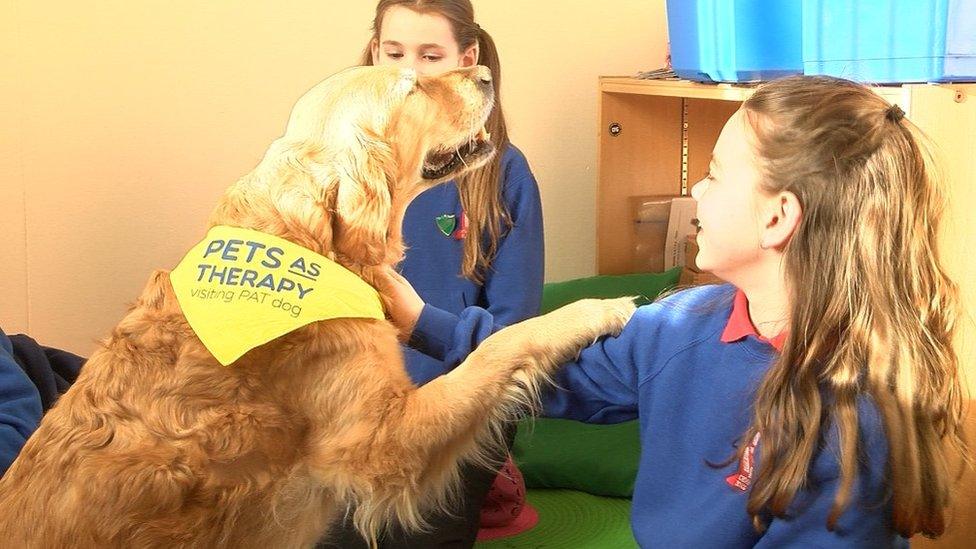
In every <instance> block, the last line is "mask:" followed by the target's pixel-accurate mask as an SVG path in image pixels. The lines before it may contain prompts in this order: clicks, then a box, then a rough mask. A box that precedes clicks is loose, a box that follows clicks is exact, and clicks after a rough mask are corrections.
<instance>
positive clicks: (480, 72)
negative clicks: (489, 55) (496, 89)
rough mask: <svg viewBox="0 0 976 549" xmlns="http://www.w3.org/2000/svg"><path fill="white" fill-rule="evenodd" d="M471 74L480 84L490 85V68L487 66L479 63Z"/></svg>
mask: <svg viewBox="0 0 976 549" xmlns="http://www.w3.org/2000/svg"><path fill="white" fill-rule="evenodd" d="M472 76H473V77H474V79H475V81H476V82H477V83H478V84H479V85H480V86H483V87H491V69H489V68H488V67H486V66H484V65H479V66H478V68H477V69H476V70H475V71H474V74H473V75H472Z"/></svg>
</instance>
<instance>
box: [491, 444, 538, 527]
mask: <svg viewBox="0 0 976 549" xmlns="http://www.w3.org/2000/svg"><path fill="white" fill-rule="evenodd" d="M538 522H539V514H538V513H536V510H535V509H533V508H532V506H531V505H529V503H528V502H527V501H525V480H524V479H523V478H522V473H521V472H519V470H518V467H516V466H515V462H513V461H512V456H511V455H509V456H508V459H507V460H505V464H504V465H502V468H501V470H500V471H499V472H498V476H496V477H495V481H494V482H493V483H492V485H491V489H489V490H488V495H487V496H485V502H484V503H483V504H482V505H481V528H480V529H479V530H478V541H487V540H492V539H498V538H504V537H508V536H514V535H516V534H521V533H522V532H525V531H526V530H529V529H530V528H532V527H533V526H535V525H536V524H538Z"/></svg>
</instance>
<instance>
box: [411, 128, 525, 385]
mask: <svg viewBox="0 0 976 549" xmlns="http://www.w3.org/2000/svg"><path fill="white" fill-rule="evenodd" d="M501 178H502V186H501V190H502V197H503V200H504V203H505V206H506V208H508V213H509V215H510V217H511V221H512V227H511V228H510V229H508V230H507V232H505V233H504V234H503V235H502V236H501V238H500V239H499V241H498V251H497V253H496V255H495V257H494V260H493V261H492V263H491V268H490V269H489V270H488V272H487V273H485V276H484V283H483V284H477V283H475V282H472V281H471V280H470V279H468V278H466V277H464V276H463V275H462V274H461V262H462V259H463V257H464V247H463V244H464V241H463V240H462V239H461V238H460V237H461V231H462V221H461V219H462V209H461V200H460V196H459V194H458V189H457V184H456V183H455V182H453V181H451V182H448V183H446V184H444V185H438V186H436V187H433V188H431V189H428V190H427V191H425V192H424V193H422V194H421V195H420V196H418V197H417V198H416V199H415V200H414V201H413V202H411V203H410V206H409V207H408V208H407V211H406V214H405V215H404V220H403V237H404V241H405V243H406V245H407V252H406V258H405V259H404V260H403V262H402V263H401V264H400V272H401V274H403V276H404V277H405V278H406V279H407V280H408V281H410V284H411V285H413V287H414V288H415V289H416V290H417V293H418V294H420V297H421V298H423V300H424V302H425V303H426V305H425V307H424V309H423V311H422V313H421V315H420V318H419V319H418V321H417V329H416V331H417V333H422V334H424V337H423V338H418V339H415V340H412V341H411V346H413V347H416V348H417V349H420V351H422V352H420V351H418V350H415V349H414V348H411V347H405V349H404V353H405V358H406V366H407V371H408V372H409V373H410V376H411V378H412V379H413V380H414V382H416V383H417V384H424V383H427V382H428V381H430V380H431V379H433V378H435V377H437V376H439V375H441V374H444V373H446V372H447V371H448V370H450V369H451V368H453V367H454V366H456V365H457V364H458V363H460V362H461V361H462V360H463V359H464V357H465V356H466V355H458V354H457V353H456V352H452V349H451V348H450V342H451V341H452V339H453V336H454V328H455V326H457V325H458V324H460V323H461V318H463V317H466V316H468V315H469V314H471V313H472V312H473V311H482V312H483V311H484V310H487V312H488V313H490V315H489V318H490V319H491V320H490V321H489V322H487V323H483V324H480V325H479V328H480V329H481V330H483V333H482V332H479V336H480V337H481V338H482V339H483V338H484V337H486V336H487V335H488V334H490V333H491V332H493V331H495V330H498V329H500V328H501V327H502V326H504V325H507V324H512V323H515V322H518V321H520V320H524V319H526V318H529V317H531V316H535V315H537V314H539V306H540V304H541V302H542V277H543V268H544V253H543V239H542V204H541V202H540V200H539V187H538V185H537V184H536V181H535V177H534V176H533V175H532V171H531V170H530V169H529V164H528V162H527V161H526V159H525V156H524V155H522V152H521V151H519V150H518V149H517V148H515V147H514V146H511V145H510V146H509V147H508V148H507V149H506V150H505V151H504V154H503V156H502V162H501ZM451 216H453V217H451ZM438 218H440V223H438ZM503 228H504V227H503ZM475 237H476V235H474V234H469V235H467V237H466V238H475ZM459 350H460V349H455V351H459Z"/></svg>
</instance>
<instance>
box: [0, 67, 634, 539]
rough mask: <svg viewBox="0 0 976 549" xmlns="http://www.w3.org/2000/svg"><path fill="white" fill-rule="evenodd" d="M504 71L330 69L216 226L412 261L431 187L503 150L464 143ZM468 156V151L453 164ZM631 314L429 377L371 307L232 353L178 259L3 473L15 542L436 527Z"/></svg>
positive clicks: (600, 312) (363, 257)
mask: <svg viewBox="0 0 976 549" xmlns="http://www.w3.org/2000/svg"><path fill="white" fill-rule="evenodd" d="M487 74H488V73H487V72H486V69H484V68H483V67H477V68H474V69H467V70H459V71H455V72H452V73H448V74H446V75H443V76H441V77H431V78H426V77H424V78H419V79H418V77H417V76H416V75H415V74H414V73H413V72H412V71H408V70H399V69H389V68H372V67H370V68H357V69H350V70H348V71H345V72H343V73H340V74H339V75H336V76H334V77H332V78H330V79H328V80H326V81H325V82H323V83H322V84H320V85H318V86H316V87H315V88H313V89H312V90H311V91H309V92H308V93H307V94H306V95H305V96H304V97H303V98H302V99H301V100H300V101H299V102H298V104H297V105H296V107H295V109H294V111H293V113H292V117H291V120H290V121H289V124H288V127H287V130H286V132H285V135H284V136H283V137H282V138H281V139H279V140H277V141H276V142H275V143H274V144H273V145H272V146H271V147H270V149H269V151H268V153H267V155H266V156H265V158H264V159H263V160H262V162H261V163H260V164H259V165H258V166H257V168H256V169H255V170H254V171H253V172H252V173H251V174H249V175H247V176H245V177H244V178H242V179H241V180H240V181H239V182H238V183H237V184H236V185H235V186H233V187H232V188H231V189H230V190H229V191H228V192H227V194H226V195H225V197H224V199H223V200H222V201H221V203H220V204H219V205H218V207H217V208H216V210H215V211H214V214H213V216H212V218H211V220H210V223H211V225H232V226H239V227H245V228H250V229H255V230H259V231H263V232H266V233H270V234H274V235H277V236H281V237H283V238H286V239H288V240H290V241H292V242H295V243H297V244H300V245H302V246H305V247H306V248H309V249H311V250H314V251H316V252H318V253H321V254H323V255H326V256H329V257H331V258H334V259H335V260H336V261H338V262H339V263H341V264H342V265H344V266H345V267H347V268H348V269H350V270H352V271H354V272H356V273H357V274H359V275H360V276H362V277H363V279H364V280H366V281H367V282H369V281H371V280H373V277H374V276H375V274H374V273H376V272H377V269H380V268H385V267H387V266H389V265H391V264H394V263H395V262H397V261H399V260H400V259H401V256H402V252H403V247H402V244H401V239H400V222H401V220H402V216H403V211H404V209H405V207H406V204H407V203H408V202H409V201H410V199H412V198H413V197H414V196H416V194H417V193H419V192H420V191H422V190H423V189H424V188H426V187H428V186H429V185H431V184H434V183H437V182H439V181H442V180H446V179H450V178H452V177H454V176H456V175H458V174H459V173H461V172H462V171H464V170H465V169H470V168H473V167H476V166H478V165H480V164H481V163H483V162H484V161H485V160H486V159H487V158H488V156H489V155H490V150H488V151H486V150H484V147H477V146H475V147H467V148H465V145H467V144H469V143H475V144H476V145H477V143H478V142H479V140H483V139H484V136H483V135H480V136H479V130H480V129H481V128H482V127H483V124H484V120H485V116H487V113H488V110H489V109H490V106H491V101H492V93H491V91H490V89H491V86H490V77H488V76H487ZM486 80H487V84H488V85H486ZM455 150H458V151H467V152H465V153H464V154H462V155H461V156H462V157H463V156H465V155H467V156H466V157H464V158H461V160H463V161H462V162H460V163H458V162H454V163H453V164H452V163H448V164H444V160H445V159H446V158H448V157H451V156H452V154H453V151H455ZM444 151H448V152H450V153H451V154H448V155H447V156H444V155H442V154H440V153H442V152H444ZM455 160H457V159H455ZM454 164H457V166H455V167H452V168H451V169H450V170H448V171H445V169H446V168H445V169H440V170H438V168H444V166H448V167H450V166H453V165H454ZM448 172H450V173H448ZM432 175H437V177H433V178H432V177H430V176H432ZM632 311H633V306H632V305H631V304H630V303H629V302H628V301H626V300H616V301H584V302H580V303H577V304H575V305H571V306H569V307H568V308H565V309H562V310H560V311H556V312H555V313H552V314H551V315H547V316H543V317H539V318H535V319H532V320H529V321H526V322H524V323H522V324H519V325H516V326H512V327H509V328H506V329H505V330H502V331H501V332H499V333H498V334H496V335H495V336H492V337H491V338H489V339H487V340H486V341H485V342H483V344H482V345H481V346H480V347H479V349H478V350H477V351H476V352H474V353H473V354H471V355H470V356H469V358H468V359H467V360H466V361H465V362H464V363H463V364H461V365H460V366H459V367H458V368H456V369H455V370H454V371H452V372H451V373H449V374H447V375H445V376H442V377H440V378H438V379H436V380H434V381H433V382H431V383H429V384H427V385H425V386H423V387H421V388H417V387H415V386H414V385H413V384H412V383H411V382H410V379H409V377H408V376H407V374H406V372H405V370H404V367H403V358H402V356H401V351H400V347H399V344H398V341H397V334H396V331H395V329H394V328H393V327H392V325H391V324H389V323H388V322H385V321H377V320H368V319H338V320H330V321H323V322H317V323H313V324H310V325H308V326H306V327H304V328H301V329H299V330H296V331H294V332H292V333H290V334H288V335H286V336H283V337H281V338H278V339H277V340H274V341H272V342H270V343H268V344H266V345H263V346H261V347H258V348H256V349H254V350H252V351H251V352H249V353H247V354H246V355H244V356H243V357H241V359H240V360H238V361H237V362H236V363H234V364H233V365H231V366H229V367H223V366H221V365H219V364H218V363H217V361H216V360H215V359H214V358H213V357H212V356H211V355H210V353H209V352H208V351H207V350H206V349H205V348H204V347H203V345H202V344H201V343H200V341H199V340H198V339H197V337H196V336H195V335H194V333H193V332H192V331H191V329H190V328H189V326H188V324H187V322H186V320H185V319H184V316H183V314H182V312H181V310H180V307H179V304H178V302H177V301H176V299H175V296H174V294H173V291H172V287H171V286H170V283H169V277H168V274H167V272H165V271H157V272H156V273H154V274H153V275H152V276H151V277H150V280H149V282H148V284H147V286H146V288H145V290H144V291H143V293H142V295H141V296H140V297H139V298H138V300H137V301H136V303H135V305H134V306H133V307H132V309H131V310H130V311H129V312H128V314H127V315H126V316H125V317H124V318H123V319H122V321H121V322H120V323H119V325H118V326H117V327H116V328H115V329H114V330H113V332H112V334H111V335H110V336H109V337H108V338H107V339H106V340H105V341H104V342H103V344H102V347H101V348H100V349H99V350H98V351H97V352H96V353H95V354H94V355H93V356H92V357H91V359H90V360H89V361H88V363H87V364H86V365H85V367H84V368H83V369H82V372H81V375H80V377H79V378H78V381H77V382H76V383H75V385H74V386H73V387H72V388H71V389H70V390H69V391H68V392H67V393H66V394H65V395H64V396H63V397H62V398H61V399H60V401H59V402H58V403H57V405H56V406H55V407H54V408H53V409H52V410H51V411H50V412H49V413H48V414H47V416H46V417H45V418H44V420H43V421H42V423H41V425H40V427H39V428H38V430H37V432H36V433H35V434H34V436H32V437H31V439H30V440H29V441H28V443H27V445H26V446H25V447H24V449H23V452H22V453H21V455H20V457H19V458H18V459H17V461H16V462H15V463H14V464H13V466H12V467H11V468H10V469H9V471H8V472H7V474H6V475H5V476H4V478H3V479H2V481H0V540H3V541H2V543H3V544H4V545H6V546H10V547H45V548H46V547H67V546H71V547H153V546H155V547H177V546H178V547H207V548H210V547H235V548H236V547H261V548H267V547H307V546H311V545H313V544H314V543H315V541H316V540H318V539H320V537H321V536H323V535H324V534H325V533H326V531H327V529H328V525H329V524H330V523H332V522H333V521H334V520H335V519H336V518H337V517H339V516H341V514H342V513H346V512H350V513H352V514H353V519H354V523H355V524H356V526H357V527H358V528H359V529H360V530H361V531H362V532H363V533H364V534H365V535H366V536H367V537H369V538H371V539H375V537H376V535H377V533H378V532H380V531H381V530H382V529H383V528H384V527H385V526H387V525H388V524H389V523H390V522H392V521H398V522H400V523H402V524H404V525H405V526H407V527H412V528H419V527H422V526H423V525H424V520H423V514H424V512H425V511H427V510H430V509H432V508H434V507H441V508H443V507H447V506H448V503H449V501H450V495H451V491H452V487H453V485H454V484H455V483H456V480H457V470H458V464H459V462H460V461H461V460H463V459H470V460H476V461H477V460H479V459H483V457H482V456H483V455H484V453H483V450H482V448H484V446H485V444H487V443H490V442H492V440H493V436H492V435H493V432H494V431H497V429H498V427H499V425H500V424H501V422H503V421H506V420H507V418H508V416H509V415H510V414H511V412H512V410H513V409H514V408H516V407H518V406H520V405H522V404H524V403H526V402H530V401H531V399H532V397H533V396H534V394H535V390H536V388H537V387H538V384H539V383H540V382H542V381H543V380H544V379H545V378H546V374H547V373H548V372H549V371H551V369H552V368H554V367H555V365H557V364H558V363H559V362H561V361H565V360H567V359H570V358H572V357H573V356H574V355H575V354H576V353H577V352H578V351H579V349H581V348H582V347H583V346H585V345H586V344H588V343H589V342H591V341H592V340H593V339H595V338H597V337H599V336H601V335H603V334H606V333H612V332H616V331H619V330H620V329H621V328H622V327H623V324H624V323H625V322H626V320H627V319H628V318H629V316H630V314H631V312H632Z"/></svg>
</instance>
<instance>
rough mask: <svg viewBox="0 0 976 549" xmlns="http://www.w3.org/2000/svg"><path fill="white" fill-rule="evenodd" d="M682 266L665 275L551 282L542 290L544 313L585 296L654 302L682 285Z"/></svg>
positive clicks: (627, 275)
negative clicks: (661, 295)
mask: <svg viewBox="0 0 976 549" xmlns="http://www.w3.org/2000/svg"><path fill="white" fill-rule="evenodd" d="M680 275H681V267H675V268H673V269H671V270H670V271H665V272H663V273H637V274H626V275H599V276H591V277H588V278H577V279H574V280H567V281H565V282H550V283H548V284H546V285H545V286H544V287H543V289H542V312H543V313H548V312H549V311H551V310H553V309H558V308H559V307H562V306H563V305H566V304H567V303H572V302H574V301H577V300H580V299H583V298H585V297H599V298H609V297H623V296H628V295H636V296H639V297H640V301H639V302H638V304H639V305H644V304H646V303H650V302H651V301H653V300H654V298H655V297H657V295H658V294H659V293H661V292H663V291H664V290H667V289H669V288H672V287H674V286H675V285H677V284H678V277H679V276H680Z"/></svg>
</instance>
